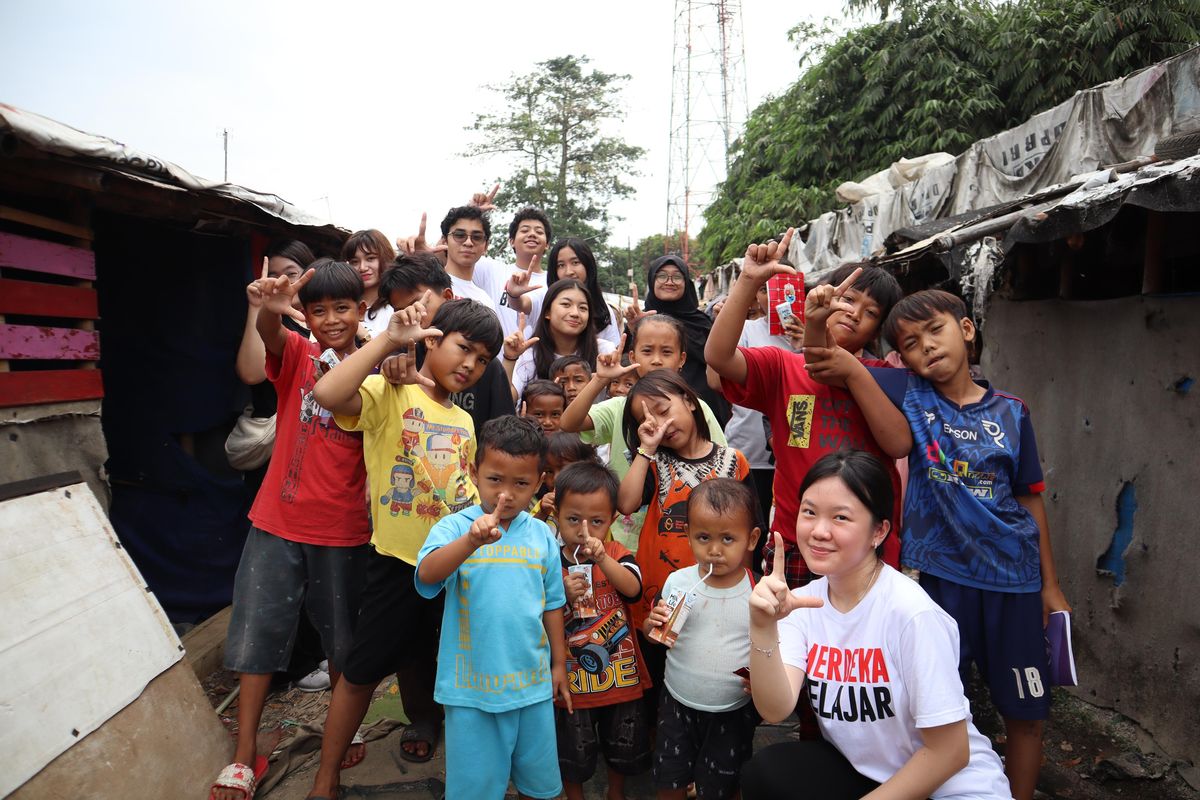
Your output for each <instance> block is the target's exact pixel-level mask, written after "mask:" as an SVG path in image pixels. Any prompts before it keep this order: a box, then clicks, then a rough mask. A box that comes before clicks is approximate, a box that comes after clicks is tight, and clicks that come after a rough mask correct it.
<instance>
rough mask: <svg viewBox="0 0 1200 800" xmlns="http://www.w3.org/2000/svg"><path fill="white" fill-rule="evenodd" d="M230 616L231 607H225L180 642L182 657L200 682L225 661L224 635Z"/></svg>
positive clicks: (231, 612) (185, 635)
mask: <svg viewBox="0 0 1200 800" xmlns="http://www.w3.org/2000/svg"><path fill="white" fill-rule="evenodd" d="M232 614H233V606H226V607H225V608H223V609H221V610H220V611H218V612H217V613H216V614H213V615H212V616H211V617H209V618H208V619H206V620H204V622H201V623H200V624H199V625H197V626H196V627H194V628H192V629H191V630H190V631H188V632H187V633H185V634H184V635H183V638H182V639H181V640H180V641H182V642H183V649H184V650H185V651H186V652H185V654H184V655H185V657H186V658H187V660H188V663H189V664H191V665H192V669H193V670H194V671H195V673H196V678H198V679H199V680H200V681H203V680H204V679H205V678H207V677H208V676H209V675H211V674H213V673H214V672H216V671H217V670H218V669H220V668H221V665H222V663H223V662H224V660H225V635H226V633H228V631H229V618H230V616H231V615H232Z"/></svg>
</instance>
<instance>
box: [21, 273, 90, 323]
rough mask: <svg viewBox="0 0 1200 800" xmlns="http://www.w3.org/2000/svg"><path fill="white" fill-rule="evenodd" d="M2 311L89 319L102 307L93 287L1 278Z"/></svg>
mask: <svg viewBox="0 0 1200 800" xmlns="http://www.w3.org/2000/svg"><path fill="white" fill-rule="evenodd" d="M89 286H90V284H89ZM0 314H25V315H27V316H33V317H66V318H68V319H89V320H90V319H96V318H97V317H99V316H100V309H99V304H98V302H97V299H96V290H95V289H92V288H88V287H78V286H58V285H56V284H52V283H38V282H36V281H17V280H9V279H6V278H0ZM3 321H4V320H3V319H0V322H3Z"/></svg>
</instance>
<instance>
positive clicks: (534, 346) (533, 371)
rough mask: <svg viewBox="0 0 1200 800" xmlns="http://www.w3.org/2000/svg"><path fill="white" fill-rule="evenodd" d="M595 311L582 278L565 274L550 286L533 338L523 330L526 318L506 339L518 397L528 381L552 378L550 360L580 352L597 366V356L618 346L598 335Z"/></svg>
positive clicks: (507, 363) (506, 364)
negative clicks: (565, 275) (528, 337)
mask: <svg viewBox="0 0 1200 800" xmlns="http://www.w3.org/2000/svg"><path fill="white" fill-rule="evenodd" d="M591 313H592V312H591V297H590V296H589V295H588V292H587V287H586V286H584V285H583V284H582V283H580V282H579V281H577V280H574V279H571V278H564V279H562V280H560V281H556V282H555V283H553V284H552V285H551V286H550V288H549V290H548V291H547V292H546V303H545V305H544V306H543V310H542V312H541V316H540V317H539V318H538V320H537V322H536V323H535V324H534V328H533V333H534V335H533V338H531V339H528V340H526V339H525V337H524V335H523V334H522V332H521V330H520V329H521V328H523V325H524V320H523V319H522V320H521V324H520V325H518V330H514V331H513V332H512V333H511V334H509V335H508V337H507V338H506V339H505V340H504V368H505V369H506V370H508V372H509V377H510V379H511V380H512V385H513V396H514V397H518V398H519V397H520V396H521V394H522V393H523V392H524V391H525V384H527V383H529V382H530V381H531V380H534V379H535V378H543V379H546V380H549V378H550V363H551V362H552V361H554V359H556V358H558V357H559V356H569V355H576V356H579V357H580V358H582V359H583V360H584V361H586V362H587V363H588V365H589V367H590V368H591V369H593V370H595V369H596V357H597V356H598V355H602V354H605V353H611V352H612V351H613V350H615V349H616V348H615V347H614V346H613V345H612V344H611V343H610V342H607V341H605V340H603V339H597V338H596V331H595V328H593V327H592V325H591ZM520 316H521V317H524V315H523V314H522V315H520Z"/></svg>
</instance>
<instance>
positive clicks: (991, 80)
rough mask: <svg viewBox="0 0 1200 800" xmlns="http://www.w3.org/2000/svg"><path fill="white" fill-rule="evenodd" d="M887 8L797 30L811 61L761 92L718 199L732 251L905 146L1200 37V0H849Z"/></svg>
mask: <svg viewBox="0 0 1200 800" xmlns="http://www.w3.org/2000/svg"><path fill="white" fill-rule="evenodd" d="M846 6H847V10H848V11H876V12H878V14H879V19H880V21H879V22H875V23H871V24H867V25H864V26H862V27H859V28H856V29H853V30H850V31H848V32H844V33H834V32H833V31H832V30H831V29H830V28H829V27H828V26H824V27H822V26H814V25H802V26H798V27H796V28H793V29H792V30H791V31H790V33H789V36H790V38H791V39H792V40H793V41H794V42H796V43H797V45H798V48H799V50H800V53H801V59H800V63H801V65H809V66H808V69H807V70H806V71H805V72H804V73H803V74H802V75H800V76H799V78H798V79H797V80H796V82H795V83H793V84H792V85H791V86H790V87H789V88H788V89H787V90H786V91H785V92H784V93H783V94H781V95H780V96H778V97H774V98H770V99H768V100H767V101H765V102H764V103H763V104H762V105H760V106H759V107H758V108H757V109H755V110H754V112H753V113H752V114H751V115H750V118H749V119H748V120H747V123H746V128H745V131H744V132H743V134H742V136H741V137H740V138H739V139H738V141H737V142H736V143H735V145H734V158H733V163H732V166H731V168H730V170H729V174H728V176H727V177H726V179H725V181H724V182H723V183H722V184H721V185H720V186H719V187H718V191H717V195H716V197H715V198H714V200H713V202H712V204H711V205H710V206H709V207H708V208H707V209H706V210H705V214H704V217H705V226H704V229H703V230H702V231H701V233H700V236H699V237H698V238H699V244H700V251H699V252H700V253H701V259H702V260H703V261H705V262H708V263H713V264H718V263H721V262H723V261H725V260H728V259H729V258H732V257H735V256H737V255H740V253H741V251H743V250H744V249H745V247H746V243H747V242H749V241H759V240H761V239H762V238H764V237H766V236H770V235H773V234H774V233H777V232H778V231H780V230H782V229H783V228H784V227H786V226H787V225H794V224H796V223H798V222H802V221H804V220H808V219H812V218H814V217H816V216H818V215H820V214H821V213H823V212H825V211H830V210H833V209H834V208H837V207H838V206H839V205H840V204H839V203H838V202H837V200H836V198H835V196H834V191H833V190H834V188H835V187H836V186H837V185H838V183H840V182H841V181H844V180H859V179H861V178H863V177H865V176H867V175H870V174H871V173H873V172H876V171H878V170H881V169H884V168H886V167H887V166H888V165H889V164H891V163H892V162H893V161H895V160H897V159H899V158H900V157H903V156H914V155H921V154H924V153H931V152H937V151H946V152H950V153H959V152H961V151H962V150H964V149H965V148H966V147H967V146H968V145H970V144H971V143H972V142H974V141H975V140H977V139H980V138H983V137H986V136H990V135H992V134H994V133H997V132H999V131H1001V130H1004V129H1006V128H1008V127H1011V126H1013V125H1016V124H1019V123H1020V122H1023V121H1024V120H1026V119H1028V118H1029V117H1030V116H1032V115H1033V114H1035V113H1037V112H1038V111H1041V110H1044V109H1046V108H1049V107H1051V106H1053V105H1055V104H1056V103H1059V102H1062V101H1063V100H1066V99H1067V98H1069V97H1070V96H1071V95H1072V94H1073V93H1074V92H1075V91H1077V90H1079V89H1081V88H1085V87H1088V86H1093V85H1095V84H1098V83H1102V82H1103V81H1106V80H1111V79H1113V78H1117V77H1120V76H1121V75H1125V74H1127V73H1130V72H1133V71H1135V70H1137V69H1140V68H1141V67H1144V66H1147V65H1148V64H1151V63H1154V62H1155V61H1158V60H1161V59H1163V58H1167V57H1169V56H1171V55H1175V54H1177V53H1180V52H1182V51H1184V50H1185V49H1187V48H1188V47H1191V46H1192V45H1193V44H1194V43H1195V42H1197V41H1198V40H1200V27H1198V25H1200V22H1198V21H1200V0H1156V2H1150V3H1148V2H1145V0H1008V1H1007V2H993V0H847V3H846Z"/></svg>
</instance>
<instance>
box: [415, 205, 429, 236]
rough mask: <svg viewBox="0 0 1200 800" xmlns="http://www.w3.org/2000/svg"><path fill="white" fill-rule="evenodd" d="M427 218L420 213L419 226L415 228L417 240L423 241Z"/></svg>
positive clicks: (424, 214)
mask: <svg viewBox="0 0 1200 800" xmlns="http://www.w3.org/2000/svg"><path fill="white" fill-rule="evenodd" d="M427 216H428V215H427V214H426V212H424V211H422V212H421V226H420V227H419V228H417V238H418V239H420V240H421V241H424V240H425V218H426V217H427Z"/></svg>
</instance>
